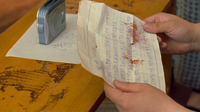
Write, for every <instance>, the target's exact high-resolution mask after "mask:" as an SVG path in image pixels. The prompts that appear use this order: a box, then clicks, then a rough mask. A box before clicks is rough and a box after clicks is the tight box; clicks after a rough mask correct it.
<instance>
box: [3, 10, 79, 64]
mask: <svg viewBox="0 0 200 112" xmlns="http://www.w3.org/2000/svg"><path fill="white" fill-rule="evenodd" d="M76 23H77V15H76V14H66V29H65V30H64V31H63V32H62V33H61V34H60V35H58V36H57V37H56V38H55V39H54V40H53V41H52V42H51V43H50V44H49V45H42V44H39V35H38V31H37V21H35V22H34V23H33V24H32V25H31V26H30V28H29V29H28V30H27V31H26V32H25V33H24V35H23V36H22V37H21V38H20V39H19V40H18V41H17V43H16V44H15V45H14V46H13V47H12V48H11V49H10V50H9V52H8V53H7V55H6V56H12V57H21V58H28V59H36V60H44V61H52V62H64V63H72V64H80V58H79V55H78V50H77V27H76V26H77V25H76Z"/></svg>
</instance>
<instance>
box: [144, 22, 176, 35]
mask: <svg viewBox="0 0 200 112" xmlns="http://www.w3.org/2000/svg"><path fill="white" fill-rule="evenodd" d="M143 28H144V30H146V31H147V32H150V33H169V32H171V31H172V30H174V24H173V23H172V22H171V21H166V22H159V23H145V24H144V25H143Z"/></svg>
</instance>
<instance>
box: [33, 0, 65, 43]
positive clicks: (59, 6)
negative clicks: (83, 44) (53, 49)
mask: <svg viewBox="0 0 200 112" xmlns="http://www.w3.org/2000/svg"><path fill="white" fill-rule="evenodd" d="M65 14H66V8H65V0H48V1H47V2H46V3H45V4H44V5H42V6H41V7H40V9H39V10H38V13H37V27H38V33H39V43H40V44H45V45H47V44H49V43H51V42H52V41H53V40H54V39H55V38H56V37H57V36H58V35H59V34H60V33H61V32H62V31H63V30H64V29H65V28H66V20H65Z"/></svg>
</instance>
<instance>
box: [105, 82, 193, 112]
mask: <svg viewBox="0 0 200 112" xmlns="http://www.w3.org/2000/svg"><path fill="white" fill-rule="evenodd" d="M114 86H115V87H116V88H113V87H112V86H110V85H109V84H107V83H106V82H104V90H105V93H106V96H107V97H108V98H109V99H110V100H111V101H113V102H114V103H115V105H116V107H117V108H118V110H119V111H120V112H192V111H191V110H188V109H187V108H184V107H183V106H181V105H180V104H178V103H176V102H175V101H173V100H172V99H171V98H170V97H169V96H167V95H166V94H165V93H164V92H162V91H161V90H159V89H157V88H155V87H153V86H151V85H149V84H144V83H129V82H120V81H116V80H115V81H114Z"/></svg>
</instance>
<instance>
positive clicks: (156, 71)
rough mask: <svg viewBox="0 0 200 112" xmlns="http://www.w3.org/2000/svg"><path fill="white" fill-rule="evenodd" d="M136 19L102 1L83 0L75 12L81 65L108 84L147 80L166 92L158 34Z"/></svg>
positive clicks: (145, 81)
mask: <svg viewBox="0 0 200 112" xmlns="http://www.w3.org/2000/svg"><path fill="white" fill-rule="evenodd" d="M143 24H144V22H143V21H142V20H140V19H139V18H137V17H135V16H133V15H131V14H127V13H122V12H119V11H117V10H114V9H111V8H109V7H108V6H106V5H105V4H103V3H97V2H92V1H87V0H82V1H81V2H80V6H79V13H78V21H77V28H78V52H79V55H80V58H81V64H82V66H83V67H84V68H85V69H86V70H88V71H90V72H91V73H93V74H95V75H97V76H99V77H102V78H103V79H104V80H105V81H106V82H108V83H109V84H110V85H113V81H114V80H115V79H117V80H120V81H123V82H142V83H149V84H151V85H153V86H155V87H157V88H159V89H161V90H163V91H165V81H164V73H163V67H162V61H161V55H160V50H159V45H158V42H157V37H156V35H155V34H150V33H147V32H145V31H144V30H143V27H142V25H143Z"/></svg>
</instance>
